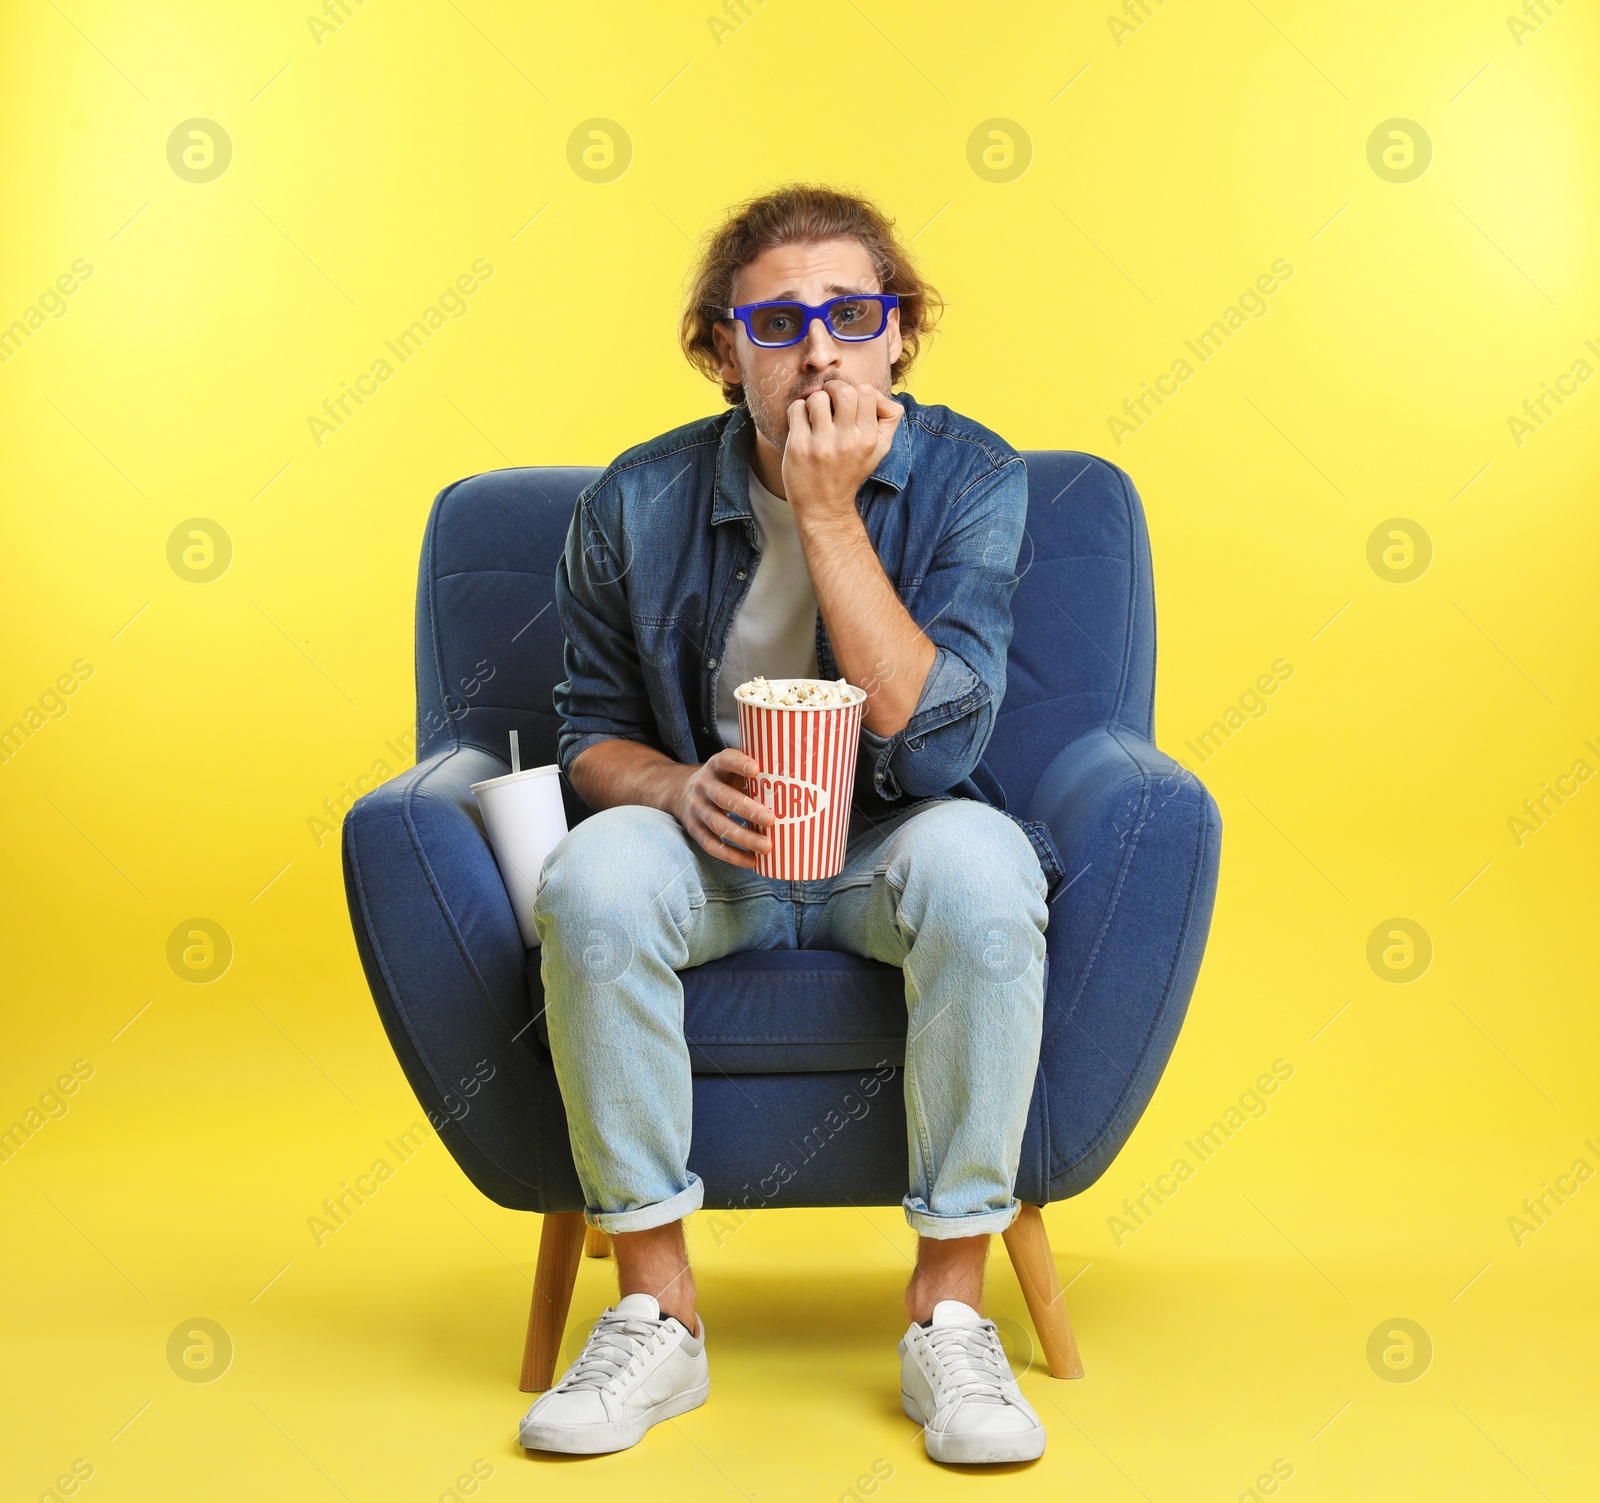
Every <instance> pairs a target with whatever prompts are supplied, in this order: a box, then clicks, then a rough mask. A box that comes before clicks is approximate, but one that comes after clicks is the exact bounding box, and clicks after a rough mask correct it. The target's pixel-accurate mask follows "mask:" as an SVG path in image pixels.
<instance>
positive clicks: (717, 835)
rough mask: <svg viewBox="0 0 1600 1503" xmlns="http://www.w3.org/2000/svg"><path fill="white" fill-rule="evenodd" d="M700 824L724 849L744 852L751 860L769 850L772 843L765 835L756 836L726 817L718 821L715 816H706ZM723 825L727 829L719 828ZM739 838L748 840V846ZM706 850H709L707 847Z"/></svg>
mask: <svg viewBox="0 0 1600 1503" xmlns="http://www.w3.org/2000/svg"><path fill="white" fill-rule="evenodd" d="M702 823H703V824H704V825H705V827H706V829H707V830H708V831H710V833H711V836H712V838H713V839H714V840H716V841H717V842H719V843H720V844H721V845H723V846H724V847H725V848H732V849H734V850H739V851H744V852H746V853H749V854H751V855H752V858H753V855H754V854H755V853H758V852H761V851H764V850H766V849H768V848H770V846H771V844H772V842H771V841H770V840H769V839H768V838H767V837H766V836H765V835H761V834H758V833H757V832H756V831H754V830H751V829H749V828H747V827H746V826H744V825H741V824H737V823H735V822H734V821H733V820H731V819H729V818H727V816H726V815H723V816H721V817H720V819H719V818H717V817H715V816H712V815H710V814H707V815H706V816H705V817H704V818H703V819H702ZM723 825H725V826H727V828H726V829H723V828H721V826H723ZM740 836H743V837H745V838H746V839H748V840H749V841H750V844H749V845H746V844H745V843H744V840H742V839H740V838H739V837H740ZM707 849H710V848H709V847H707ZM714 854H719V855H720V854H721V853H720V852H715V853H714Z"/></svg>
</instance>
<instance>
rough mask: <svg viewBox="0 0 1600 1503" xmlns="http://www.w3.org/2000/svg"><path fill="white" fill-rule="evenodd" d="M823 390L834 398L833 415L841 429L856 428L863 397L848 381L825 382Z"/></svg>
mask: <svg viewBox="0 0 1600 1503" xmlns="http://www.w3.org/2000/svg"><path fill="white" fill-rule="evenodd" d="M822 389H823V390H824V391H825V392H827V393H829V394H830V395H831V396H832V398H833V415H834V419H835V421H836V422H837V423H838V425H839V426H840V427H841V428H854V427H855V426H856V422H857V419H858V417H859V414H860V409H861V396H860V393H859V392H857V391H856V389H855V387H853V386H852V385H851V384H850V383H849V382H848V381H825V382H823V385H822Z"/></svg>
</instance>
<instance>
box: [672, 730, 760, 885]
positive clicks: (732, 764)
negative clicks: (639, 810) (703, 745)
mask: <svg viewBox="0 0 1600 1503" xmlns="http://www.w3.org/2000/svg"><path fill="white" fill-rule="evenodd" d="M760 770H761V769H760V767H759V766H758V765H757V763H756V759H755V758H754V757H751V756H747V755H746V754H745V753H744V752H742V751H735V750H734V749H733V748H732V747H731V746H729V747H724V748H723V749H722V750H721V751H719V752H714V753H713V754H712V755H711V756H710V757H709V758H708V759H707V760H706V761H704V762H702V763H701V764H700V765H699V766H698V767H693V768H689V769H688V774H689V775H688V776H687V777H686V778H685V779H684V780H683V784H682V787H681V789H680V791H679V793H678V796H677V798H676V799H675V800H674V801H673V807H672V808H671V809H669V810H668V811H667V812H668V813H670V814H672V815H673V816H674V817H675V818H676V819H677V821H678V823H679V824H681V825H682V826H683V828H684V829H685V830H686V831H688V834H689V838H690V839H691V840H692V841H694V842H695V844H696V845H698V846H700V847H701V848H702V849H704V850H705V851H707V852H708V853H709V854H711V855H713V856H715V857H717V858H718V859H719V860H721V861H726V862H727V863H728V864H729V865H730V866H742V867H744V868H745V869H746V870H747V871H753V870H754V869H755V865H756V855H757V853H760V854H762V855H765V854H766V853H767V852H768V851H770V850H771V849H772V837H771V836H770V835H763V834H761V833H760V832H761V831H762V830H769V829H771V828H772V825H773V815H772V810H770V809H768V808H767V807H766V806H765V805H764V804H758V803H757V802H756V801H755V800H754V799H753V798H751V797H750V796H749V795H748V794H747V793H746V792H745V791H744V789H745V778H746V777H750V776H754V775H755V774H756V773H758V772H759V771H760ZM733 814H737V815H739V816H740V817H741V818H743V819H745V820H747V821H749V826H751V827H747V826H745V825H741V824H739V823H738V822H737V821H736V820H734V819H731V818H730V817H729V816H730V815H733Z"/></svg>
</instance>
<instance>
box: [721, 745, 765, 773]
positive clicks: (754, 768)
mask: <svg viewBox="0 0 1600 1503" xmlns="http://www.w3.org/2000/svg"><path fill="white" fill-rule="evenodd" d="M711 760H712V761H713V762H714V763H716V771H717V774H718V776H719V777H724V778H726V777H738V778H753V777H754V776H755V775H756V774H757V773H758V772H760V771H761V765H760V764H759V763H758V762H757V761H756V759H755V758H754V757H752V756H751V755H750V753H749V752H745V751H740V750H739V749H738V748H737V747H733V746H725V747H723V749H722V750H721V751H719V752H714V753H713V754H712V757H711Z"/></svg>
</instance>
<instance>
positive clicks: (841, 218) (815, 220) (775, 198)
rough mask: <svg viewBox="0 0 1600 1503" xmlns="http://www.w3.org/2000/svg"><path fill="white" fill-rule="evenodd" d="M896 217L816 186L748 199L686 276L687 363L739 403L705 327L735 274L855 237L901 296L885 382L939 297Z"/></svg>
mask: <svg viewBox="0 0 1600 1503" xmlns="http://www.w3.org/2000/svg"><path fill="white" fill-rule="evenodd" d="M894 223H895V222H894V220H892V219H890V218H889V217H888V215H886V214H885V213H884V212H883V210H882V209H880V208H879V207H878V206H877V205H876V204H874V203H873V202H872V201H871V200H870V199H867V198H864V197H862V196H861V195H860V194H856V193H847V192H843V191H841V190H840V189H837V188H830V187H828V186H826V185H825V184H821V183H789V184H786V185H785V186H783V187H781V188H774V189H773V190H772V191H771V192H769V193H762V194H759V195H758V196H756V197H755V198H750V199H747V200H746V201H745V202H744V203H742V204H738V205H736V206H735V207H734V208H733V209H732V210H730V211H729V213H728V216H727V218H726V219H724V220H723V222H722V223H721V224H720V225H718V226H717V227H716V229H714V230H712V231H711V232H710V233H709V234H708V235H707V236H706V238H705V241H704V243H703V244H702V247H701V250H700V259H699V262H698V264H697V265H696V266H695V268H694V271H693V273H692V275H691V277H690V280H689V290H688V293H687V295H686V297H685V299H684V308H683V318H682V320H681V322H680V323H679V326H678V342H679V343H680V344H681V345H682V346H683V353H684V354H685V356H687V357H688V360H689V363H690V364H691V365H692V366H694V367H695V369H696V370H698V371H700V372H701V373H702V374H704V375H705V376H707V377H709V378H710V379H711V380H713V381H717V382H720V383H721V386H722V398H723V400H724V401H725V402H727V403H728V404H729V405H730V406H733V407H742V406H743V405H744V386H743V384H742V383H740V382H737V381H734V382H729V381H724V380H723V379H722V369H721V367H722V361H721V360H720V359H719V358H718V356H717V347H716V344H715V342H714V341H713V339H712V337H711V330H712V328H713V326H714V325H715V324H716V323H717V322H718V318H717V309H719V308H727V307H731V306H732V305H733V287H734V283H735V281H736V280H737V279H738V276H739V273H740V272H741V271H742V270H743V269H744V268H745V267H746V266H748V265H749V264H750V263H751V262H752V261H754V260H755V259H756V257H757V256H759V255H760V254H761V253H762V252H763V251H766V250H771V249H772V247H773V246H775V245H790V244H794V243H796V242H799V243H802V244H816V243H817V242H819V241H823V240H857V241H859V242H860V243H861V245H862V246H863V247H864V248H865V249H866V252H867V254H868V255H869V256H871V257H872V264H873V267H874V269H875V270H876V272H877V274H878V278H879V280H880V282H881V283H882V288H883V291H884V292H893V293H897V294H898V295H899V298H900V340H901V346H902V347H901V350H900V358H899V359H898V360H896V361H895V362H894V364H893V365H892V366H891V367H890V369H889V378H890V384H891V385H898V384H899V383H900V382H902V381H903V380H904V379H905V377H906V374H907V373H908V372H909V371H910V369H911V367H912V364H913V363H914V362H915V360H916V358H917V353H918V351H919V350H920V349H921V347H922V341H923V340H924V339H926V338H927V337H928V335H930V334H931V333H933V331H934V325H935V324H936V323H937V322H938V318H939V315H940V313H941V312H942V311H943V310H944V302H943V300H942V299H941V298H940V296H939V294H938V292H937V291H935V290H934V288H933V287H932V286H931V285H930V284H929V283H928V282H926V281H924V280H923V278H922V277H921V276H920V275H919V274H918V272H917V268H916V265H915V263H914V262H913V261H912V259H911V254H910V252H909V251H908V250H906V248H905V247H904V246H903V245H902V244H901V243H900V241H899V239H898V238H897V237H896V235H895V232H894Z"/></svg>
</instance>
